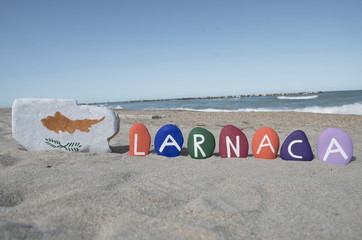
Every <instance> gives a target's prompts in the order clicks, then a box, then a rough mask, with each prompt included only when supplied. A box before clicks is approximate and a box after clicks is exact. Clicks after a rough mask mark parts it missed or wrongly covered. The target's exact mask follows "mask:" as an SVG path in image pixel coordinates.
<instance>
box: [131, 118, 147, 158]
mask: <svg viewBox="0 0 362 240" xmlns="http://www.w3.org/2000/svg"><path fill="white" fill-rule="evenodd" d="M150 145H151V136H150V133H149V131H148V129H147V127H146V126H145V125H143V124H142V123H135V124H133V125H132V126H131V128H130V129H129V153H128V154H129V155H131V156H140V157H144V156H146V155H148V154H149V152H150Z"/></svg>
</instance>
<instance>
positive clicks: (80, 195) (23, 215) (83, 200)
mask: <svg viewBox="0 0 362 240" xmlns="http://www.w3.org/2000/svg"><path fill="white" fill-rule="evenodd" d="M118 113H119V115H120V118H121V129H120V132H119V133H118V135H117V136H116V137H115V138H113V139H112V140H111V142H110V145H111V146H112V149H113V153H105V154H94V153H67V152H61V151H43V152H28V151H26V150H25V149H24V148H23V147H21V146H20V145H19V144H18V143H17V142H16V141H15V140H14V139H13V138H12V135H11V110H10V109H1V110H0V239H360V238H361V235H362V223H361V222H362V201H361V200H362V190H361V189H362V188H361V186H362V175H361V173H362V152H361V149H362V128H361V126H362V116H352V115H329V114H323V115H322V114H309V113H204V112H189V111H126V110H118ZM135 122H142V123H144V124H145V125H146V126H147V127H148V128H149V130H150V133H151V136H152V138H153V137H154V136H155V133H156V132H157V130H158V129H159V128H160V127H162V126H163V125H165V124H169V123H173V124H177V125H178V126H179V127H180V129H181V130H182V132H183V134H184V138H185V139H187V136H188V133H189V132H190V130H191V129H192V128H194V127H197V126H201V127H204V128H206V129H208V130H209V131H211V132H212V133H213V134H214V135H215V137H216V139H218V136H219V133H220V131H221V129H222V127H223V126H225V125H227V124H233V125H235V126H237V127H240V128H242V129H243V131H244V132H245V134H246V135H247V137H248V140H249V142H251V138H252V136H253V134H254V132H255V131H256V130H257V129H258V128H260V127H263V126H268V127H272V128H274V129H275V130H276V131H277V132H278V134H279V136H280V139H281V142H283V141H284V139H285V137H286V136H287V135H289V134H290V133H291V132H293V131H294V130H297V129H301V130H303V131H305V132H306V134H307V136H308V138H309V140H310V142H311V144H312V148H313V151H314V154H316V150H315V148H316V141H317V139H318V136H319V134H320V133H321V132H322V131H323V130H324V129H326V128H328V127H339V128H342V129H344V130H345V131H347V132H348V133H349V134H350V135H351V137H352V139H353V142H354V147H355V152H354V158H353V161H352V162H351V163H350V164H349V165H347V166H336V165H332V164H328V163H324V162H322V161H319V160H318V159H314V160H313V161H311V162H296V161H283V160H281V159H280V158H277V159H276V160H263V159H255V158H253V157H252V155H251V151H249V153H250V155H249V157H248V158H246V159H222V158H220V157H219V156H218V154H217V152H218V147H217V148H216V149H215V154H214V156H213V157H211V158H209V159H205V160H195V159H192V158H190V157H189V156H187V149H184V150H183V152H182V156H180V157H176V158H172V159H171V158H166V157H162V156H158V155H156V154H155V152H154V150H153V151H152V152H151V154H150V155H149V156H147V157H144V158H141V157H130V156H129V155H128V154H127V152H128V129H129V127H130V126H131V124H132V123H135ZM184 146H185V145H184ZM152 149H153V148H152Z"/></svg>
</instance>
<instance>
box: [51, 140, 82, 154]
mask: <svg viewBox="0 0 362 240" xmlns="http://www.w3.org/2000/svg"><path fill="white" fill-rule="evenodd" d="M45 143H46V144H47V145H48V146H50V147H52V148H58V149H63V148H64V149H65V150H66V151H69V152H79V149H80V148H81V147H82V145H81V144H80V143H79V142H68V143H67V144H65V145H63V144H62V143H61V142H60V141H59V140H55V139H52V138H45Z"/></svg>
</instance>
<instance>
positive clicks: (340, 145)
mask: <svg viewBox="0 0 362 240" xmlns="http://www.w3.org/2000/svg"><path fill="white" fill-rule="evenodd" d="M317 155H318V159H319V160H321V161H324V162H328V163H332V164H336V165H347V164H348V163H349V162H350V161H351V160H352V157H353V142H352V138H351V137H350V136H349V135H348V133H346V132H345V131H343V130H342V129H339V128H328V129H326V130H324V131H323V132H322V133H321V134H320V135H319V138H318V142H317Z"/></svg>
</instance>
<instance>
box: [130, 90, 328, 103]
mask: <svg viewBox="0 0 362 240" xmlns="http://www.w3.org/2000/svg"><path fill="white" fill-rule="evenodd" d="M320 93H322V91H312V92H294V93H266V94H244V95H228V96H206V97H188V98H167V99H143V100H130V101H124V102H126V103H135V102H162V101H174V100H196V99H221V98H243V97H266V96H290V95H310V94H320Z"/></svg>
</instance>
